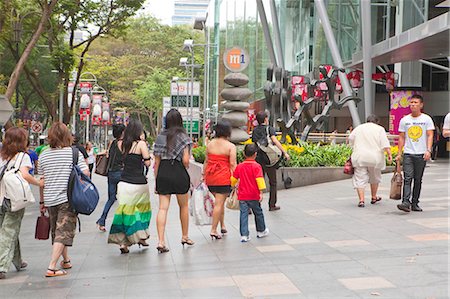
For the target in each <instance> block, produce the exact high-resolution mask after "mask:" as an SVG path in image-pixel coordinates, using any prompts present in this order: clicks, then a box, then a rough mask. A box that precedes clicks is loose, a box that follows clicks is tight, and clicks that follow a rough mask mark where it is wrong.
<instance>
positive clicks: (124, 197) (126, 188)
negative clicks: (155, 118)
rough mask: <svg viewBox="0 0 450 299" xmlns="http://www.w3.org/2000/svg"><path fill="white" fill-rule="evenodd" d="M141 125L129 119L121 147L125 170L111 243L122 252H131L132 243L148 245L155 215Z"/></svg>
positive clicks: (110, 238) (148, 154)
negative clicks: (151, 203) (152, 208)
mask: <svg viewBox="0 0 450 299" xmlns="http://www.w3.org/2000/svg"><path fill="white" fill-rule="evenodd" d="M142 132H143V128H142V124H141V123H140V122H139V121H137V120H133V119H131V120H130V123H129V124H128V126H127V128H126V129H125V132H124V136H123V141H119V142H118V147H119V149H120V150H121V152H122V153H123V155H124V159H123V164H124V167H123V172H122V176H121V178H120V182H119V184H118V185H117V199H118V201H119V206H118V207H117V210H116V213H115V215H114V220H113V223H112V226H111V230H110V232H109V237H108V243H114V244H118V245H119V246H120V252H121V253H128V252H129V249H128V247H129V246H131V245H133V244H138V245H139V247H141V246H148V243H147V242H146V241H145V240H147V239H148V238H149V237H150V234H149V231H148V225H149V223H150V218H151V216H152V210H151V206H150V190H149V186H148V184H147V178H146V176H145V174H144V165H145V166H147V167H148V166H150V153H149V151H148V148H147V145H146V143H145V141H143V140H141V138H140V136H141V134H142Z"/></svg>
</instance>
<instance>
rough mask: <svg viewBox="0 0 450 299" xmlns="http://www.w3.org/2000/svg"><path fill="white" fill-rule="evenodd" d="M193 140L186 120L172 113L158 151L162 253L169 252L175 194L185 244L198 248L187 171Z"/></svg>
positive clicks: (178, 114) (158, 145) (157, 188)
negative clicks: (192, 230)
mask: <svg viewBox="0 0 450 299" xmlns="http://www.w3.org/2000/svg"><path fill="white" fill-rule="evenodd" d="M191 145H192V140H191V138H189V136H188V135H187V134H186V131H185V129H184V128H183V119H182V118H181V114H180V113H179V112H178V110H176V109H171V110H170V111H169V112H168V113H167V116H166V128H165V130H164V131H163V132H162V133H161V134H160V135H158V137H157V138H156V142H155V147H154V155H155V168H154V170H155V178H156V193H158V195H159V211H158V216H157V218H156V226H157V229H158V239H159V243H158V247H157V248H156V249H157V250H158V252H159V253H164V252H168V251H169V248H167V246H166V241H165V236H164V231H165V227H166V221H167V211H168V209H169V204H170V196H171V195H172V194H175V195H176V197H177V201H178V206H179V207H180V221H181V231H182V236H181V244H182V245H183V246H184V245H185V244H187V245H194V241H192V240H191V239H189V235H188V230H189V208H188V200H189V196H188V191H189V187H190V177H189V174H188V172H187V170H186V168H188V167H189V158H190V155H191V154H190V149H191Z"/></svg>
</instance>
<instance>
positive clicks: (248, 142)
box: [241, 138, 253, 145]
mask: <svg viewBox="0 0 450 299" xmlns="http://www.w3.org/2000/svg"><path fill="white" fill-rule="evenodd" d="M252 143H253V141H252V139H251V138H249V139H247V140H246V141H244V142H241V144H244V145H246V144H252Z"/></svg>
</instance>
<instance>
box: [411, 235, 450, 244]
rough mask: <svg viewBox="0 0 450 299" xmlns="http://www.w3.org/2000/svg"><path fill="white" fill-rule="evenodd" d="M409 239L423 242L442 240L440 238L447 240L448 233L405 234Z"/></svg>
mask: <svg viewBox="0 0 450 299" xmlns="http://www.w3.org/2000/svg"><path fill="white" fill-rule="evenodd" d="M407 237H408V238H410V239H411V240H414V241H418V242H423V241H442V240H448V239H449V237H450V235H449V234H438V233H434V234H421V235H410V236H407Z"/></svg>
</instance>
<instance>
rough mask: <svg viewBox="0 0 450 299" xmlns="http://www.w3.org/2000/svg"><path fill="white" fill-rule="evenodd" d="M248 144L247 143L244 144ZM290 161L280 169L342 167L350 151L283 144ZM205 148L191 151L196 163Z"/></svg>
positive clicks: (395, 150) (339, 146) (239, 155)
mask: <svg viewBox="0 0 450 299" xmlns="http://www.w3.org/2000/svg"><path fill="white" fill-rule="evenodd" d="M245 143H248V142H245ZM283 148H284V149H285V150H286V151H287V153H288V154H289V156H290V157H291V159H290V160H289V161H286V160H284V161H283V162H282V164H281V166H282V167H342V166H344V164H345V161H347V159H348V158H349V157H350V155H351V153H352V149H351V147H350V146H348V145H346V144H336V145H331V144H321V143H307V142H302V143H300V144H299V145H292V144H283ZM205 151H206V147H205V146H200V147H197V148H194V149H193V150H192V155H193V156H194V159H195V161H196V162H199V163H203V162H204V161H205ZM391 152H392V156H393V159H394V160H395V157H396V156H397V153H398V148H397V146H393V147H391ZM243 160H244V153H243V146H238V147H237V162H238V163H240V162H242V161H243Z"/></svg>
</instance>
